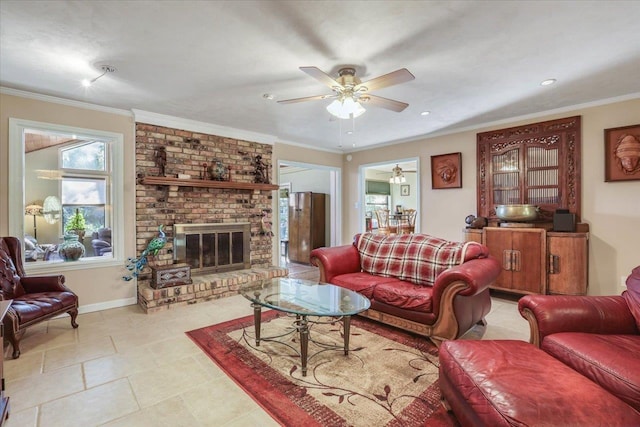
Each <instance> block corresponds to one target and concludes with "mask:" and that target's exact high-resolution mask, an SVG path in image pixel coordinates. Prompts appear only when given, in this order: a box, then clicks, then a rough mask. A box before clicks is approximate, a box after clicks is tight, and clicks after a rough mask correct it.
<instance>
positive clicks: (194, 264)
mask: <svg viewBox="0 0 640 427" xmlns="http://www.w3.org/2000/svg"><path fill="white" fill-rule="evenodd" d="M173 230H174V238H173V259H174V261H176V262H178V263H185V264H188V265H189V266H190V267H191V273H192V274H206V273H212V272H224V271H233V270H242V269H248V268H251V248H250V246H251V224H250V223H248V222H240V223H233V224H175V225H174V226H173Z"/></svg>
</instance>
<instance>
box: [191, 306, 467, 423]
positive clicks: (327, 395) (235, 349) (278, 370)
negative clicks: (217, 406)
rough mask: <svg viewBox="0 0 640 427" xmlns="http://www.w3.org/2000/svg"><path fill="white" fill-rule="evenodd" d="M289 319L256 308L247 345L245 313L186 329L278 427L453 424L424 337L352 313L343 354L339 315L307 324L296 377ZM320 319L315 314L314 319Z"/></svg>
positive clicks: (295, 344)
mask: <svg viewBox="0 0 640 427" xmlns="http://www.w3.org/2000/svg"><path fill="white" fill-rule="evenodd" d="M294 320H295V318H291V317H288V316H285V315H283V314H282V313H277V312H274V311H268V312H263V314H262V338H264V337H265V336H270V337H274V336H279V338H278V340H279V342H275V341H264V340H263V341H261V342H260V345H259V346H256V344H255V338H254V327H253V316H247V317H244V318H241V319H236V320H232V321H229V322H225V323H221V324H217V325H212V326H208V327H205V328H201V329H196V330H193V331H190V332H187V335H188V336H189V337H191V339H192V340H193V341H194V342H195V343H196V344H197V345H198V346H199V347H200V348H201V349H202V350H203V351H204V352H205V353H207V354H208V355H209V357H210V358H211V359H212V360H213V361H214V362H215V363H216V364H217V365H218V366H219V367H220V368H221V369H222V370H224V371H225V372H226V373H227V375H229V377H231V378H232V379H233V380H234V381H235V382H236V383H237V384H238V385H239V386H240V387H242V388H243V389H244V390H245V392H246V393H248V394H249V395H250V396H252V397H253V399H254V400H255V401H256V402H258V403H259V404H260V405H261V406H262V407H263V408H264V409H265V410H266V411H267V412H268V413H269V414H270V415H271V416H272V417H273V418H274V419H275V420H276V421H277V422H279V423H280V424H282V425H285V426H299V425H304V426H314V425H315V426H367V427H371V426H425V425H428V426H457V425H458V424H457V422H456V421H455V419H454V418H453V416H452V415H450V414H449V413H447V412H446V411H445V410H444V408H443V407H442V405H441V404H440V390H439V388H438V352H437V349H436V347H435V346H434V345H433V344H432V343H431V342H430V341H428V340H427V339H425V338H422V337H419V336H416V335H412V334H409V333H405V332H403V331H400V330H398V329H395V328H391V327H387V326H385V325H382V324H379V323H377V322H373V321H370V320H367V319H364V318H360V317H358V316H356V317H354V318H352V321H351V334H350V351H349V354H348V355H346V356H345V355H344V352H343V351H342V350H341V349H332V348H330V347H331V346H332V345H335V346H337V347H340V346H341V345H342V342H343V338H342V337H343V336H342V328H341V323H340V322H324V323H317V324H314V325H313V326H312V327H311V333H310V337H311V342H310V343H309V362H308V372H307V376H302V370H301V366H300V357H299V354H298V353H299V348H300V346H299V342H298V334H297V333H295V329H294V328H293V327H292V322H293V321H294ZM320 320H322V319H320Z"/></svg>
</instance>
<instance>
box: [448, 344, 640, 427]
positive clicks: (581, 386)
mask: <svg viewBox="0 0 640 427" xmlns="http://www.w3.org/2000/svg"><path fill="white" fill-rule="evenodd" d="M439 360H440V380H439V384H440V388H441V390H442V394H443V396H444V397H445V398H446V400H447V402H448V403H449V404H450V405H451V407H452V408H453V410H454V413H455V415H456V418H458V420H460V423H461V424H462V425H474V426H476V425H484V426H614V425H615V426H634V425H639V424H638V423H640V413H638V412H637V411H635V410H634V409H633V408H631V407H630V406H629V405H627V404H625V403H624V402H623V401H622V400H620V399H618V398H617V397H615V396H614V395H612V394H611V393H609V392H608V391H606V390H605V389H603V388H602V387H600V386H599V385H598V384H596V383H594V382H592V381H590V380H589V379H587V378H586V377H584V376H582V375H580V374H579V373H578V372H576V371H574V370H573V369H571V368H569V367H568V366H567V365H565V364H563V363H562V362H560V361H558V360H556V359H554V358H553V357H551V356H550V355H549V354H546V353H545V352H543V351H541V350H540V349H538V348H536V347H535V346H533V345H531V344H529V343H526V342H524V341H513V340H499V341H481V340H456V341H446V342H444V343H442V345H441V346H440V349H439Z"/></svg>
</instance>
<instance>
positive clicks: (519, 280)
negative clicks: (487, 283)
mask: <svg viewBox="0 0 640 427" xmlns="http://www.w3.org/2000/svg"><path fill="white" fill-rule="evenodd" d="M479 235H480V236H481V242H482V244H484V245H486V246H487V247H488V248H489V253H490V254H491V255H492V256H494V257H495V258H496V259H498V261H500V263H501V264H502V272H501V273H500V275H499V276H498V278H497V279H496V282H495V283H494V285H493V286H492V289H496V290H501V291H507V292H512V293H517V294H531V293H536V294H546V293H548V294H560V295H586V294H587V289H588V285H589V271H588V268H589V264H588V262H589V234H588V233H587V232H580V233H560V232H552V231H545V229H543V228H505V227H485V228H484V229H482V230H474V229H466V230H465V231H464V240H465V241H467V242H478V241H479V240H478V236H479Z"/></svg>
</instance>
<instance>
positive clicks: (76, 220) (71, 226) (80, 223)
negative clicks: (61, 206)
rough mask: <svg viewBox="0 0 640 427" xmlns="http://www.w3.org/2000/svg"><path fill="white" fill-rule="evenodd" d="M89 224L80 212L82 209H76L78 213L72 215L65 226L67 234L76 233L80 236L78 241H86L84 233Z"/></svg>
mask: <svg viewBox="0 0 640 427" xmlns="http://www.w3.org/2000/svg"><path fill="white" fill-rule="evenodd" d="M86 226H87V224H86V223H85V220H84V215H83V214H82V212H80V209H76V213H74V214H73V215H71V217H70V218H69V219H68V220H67V223H66V224H65V225H64V231H65V232H70V231H72V232H74V233H75V234H77V235H78V239H79V240H80V241H82V239H84V232H85V228H86Z"/></svg>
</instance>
